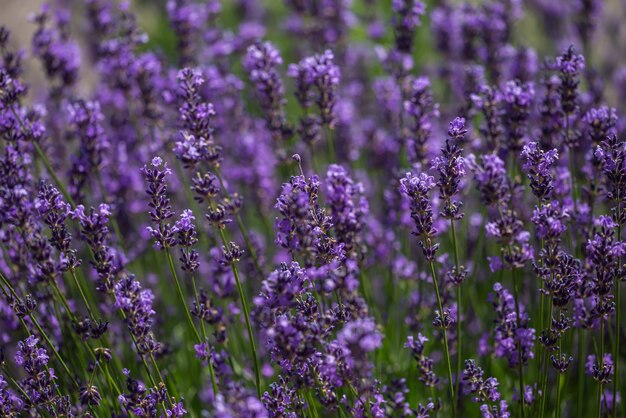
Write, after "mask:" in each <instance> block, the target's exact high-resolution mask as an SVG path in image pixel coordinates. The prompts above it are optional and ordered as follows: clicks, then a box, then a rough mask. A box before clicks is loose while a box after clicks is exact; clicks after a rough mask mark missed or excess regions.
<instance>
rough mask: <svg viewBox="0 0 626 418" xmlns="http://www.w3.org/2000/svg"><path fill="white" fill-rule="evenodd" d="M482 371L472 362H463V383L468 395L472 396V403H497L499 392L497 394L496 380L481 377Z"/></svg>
mask: <svg viewBox="0 0 626 418" xmlns="http://www.w3.org/2000/svg"><path fill="white" fill-rule="evenodd" d="M483 374H484V372H483V370H482V369H481V368H480V367H478V366H477V365H476V363H475V362H474V360H465V369H464V370H463V382H465V383H466V384H467V385H468V389H469V391H470V393H472V394H473V395H474V396H473V397H472V401H474V402H487V401H489V402H498V401H499V400H500V392H498V380H497V379H495V378H493V377H489V378H487V379H485V378H484V377H483Z"/></svg>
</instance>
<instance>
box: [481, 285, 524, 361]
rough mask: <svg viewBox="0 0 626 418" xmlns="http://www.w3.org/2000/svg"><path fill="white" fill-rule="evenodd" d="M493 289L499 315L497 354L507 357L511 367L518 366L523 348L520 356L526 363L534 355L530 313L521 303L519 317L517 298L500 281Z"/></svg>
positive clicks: (492, 296)
mask: <svg viewBox="0 0 626 418" xmlns="http://www.w3.org/2000/svg"><path fill="white" fill-rule="evenodd" d="M493 290H494V293H491V294H490V301H491V303H492V304H493V307H494V309H495V311H496V315H497V319H496V327H495V334H494V346H495V355H496V356H497V357H505V358H507V359H508V362H509V366H510V367H517V365H518V364H519V358H518V354H519V353H518V350H521V356H520V358H521V360H522V363H523V364H526V363H527V362H528V361H529V360H530V359H532V358H533V357H534V353H533V351H532V349H533V346H534V341H535V330H534V329H533V328H530V327H528V315H527V314H526V312H525V311H524V306H523V305H521V304H520V306H519V318H517V313H516V311H515V300H514V299H513V296H512V295H511V294H510V293H509V291H508V290H506V289H505V288H504V287H503V286H502V285H501V284H500V283H496V284H494V286H493ZM518 324H519V326H518Z"/></svg>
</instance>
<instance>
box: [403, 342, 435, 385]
mask: <svg viewBox="0 0 626 418" xmlns="http://www.w3.org/2000/svg"><path fill="white" fill-rule="evenodd" d="M426 341H428V338H426V337H424V336H423V335H422V334H418V336H417V340H415V338H413V337H412V336H410V335H409V336H408V337H407V342H406V343H405V344H404V347H405V348H409V349H410V350H411V353H412V355H413V358H414V359H415V361H416V362H417V368H418V370H419V371H420V377H419V380H420V382H422V383H424V385H426V386H428V387H434V386H435V385H437V383H438V382H439V378H438V377H437V375H436V374H435V372H434V370H433V364H434V362H433V360H432V359H431V358H430V357H428V356H426V355H425V354H424V343H425V342H426Z"/></svg>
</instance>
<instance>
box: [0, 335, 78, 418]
mask: <svg viewBox="0 0 626 418" xmlns="http://www.w3.org/2000/svg"><path fill="white" fill-rule="evenodd" d="M38 343H39V339H38V338H37V337H35V336H33V335H31V336H30V337H28V338H26V339H25V340H23V341H19V342H18V343H17V348H18V349H17V351H16V353H15V364H17V366H19V367H20V368H22V369H24V372H25V373H26V377H25V378H24V379H22V380H21V382H20V387H21V389H22V390H23V391H24V393H25V394H26V397H27V398H28V404H29V406H32V407H33V409H40V408H51V410H55V411H56V412H57V413H59V415H68V414H69V412H70V404H69V397H66V396H63V395H61V394H60V393H61V392H60V390H58V386H57V383H56V380H57V376H56V375H55V372H54V369H52V368H49V367H48V361H49V357H48V354H47V353H46V350H45V349H44V348H40V347H39V345H38ZM0 393H1V392H0ZM4 407H5V406H4V405H0V410H1V409H3V408H4ZM29 409H30V408H29Z"/></svg>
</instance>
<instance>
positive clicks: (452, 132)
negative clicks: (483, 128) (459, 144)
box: [448, 117, 467, 141]
mask: <svg viewBox="0 0 626 418" xmlns="http://www.w3.org/2000/svg"><path fill="white" fill-rule="evenodd" d="M466 133H467V129H465V118H458V117H457V118H454V120H453V121H452V122H450V126H449V128H448V136H449V137H450V138H454V139H455V140H457V141H462V140H463V139H464V137H465V134H466Z"/></svg>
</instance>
